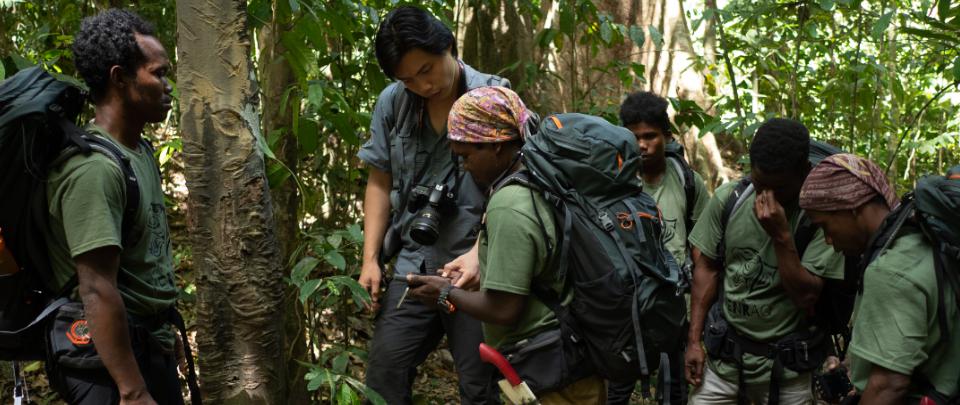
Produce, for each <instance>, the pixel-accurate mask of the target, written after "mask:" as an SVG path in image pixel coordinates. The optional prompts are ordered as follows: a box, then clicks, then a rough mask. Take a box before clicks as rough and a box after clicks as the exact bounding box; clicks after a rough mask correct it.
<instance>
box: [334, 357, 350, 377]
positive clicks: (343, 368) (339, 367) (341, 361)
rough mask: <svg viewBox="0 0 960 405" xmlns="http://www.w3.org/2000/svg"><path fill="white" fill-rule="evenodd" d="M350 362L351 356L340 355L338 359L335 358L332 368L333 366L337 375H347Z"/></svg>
mask: <svg viewBox="0 0 960 405" xmlns="http://www.w3.org/2000/svg"><path fill="white" fill-rule="evenodd" d="M349 361H350V355H349V354H347V353H340V355H338V356H337V357H334V358H333V362H331V363H330V364H331V366H333V372H334V373H337V374H345V373H346V372H347V362H349Z"/></svg>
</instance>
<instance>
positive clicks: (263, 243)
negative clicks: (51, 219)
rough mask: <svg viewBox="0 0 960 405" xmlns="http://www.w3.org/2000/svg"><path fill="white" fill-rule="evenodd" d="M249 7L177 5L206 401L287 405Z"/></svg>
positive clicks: (189, 0) (276, 253)
mask: <svg viewBox="0 0 960 405" xmlns="http://www.w3.org/2000/svg"><path fill="white" fill-rule="evenodd" d="M246 18H247V15H246V2H243V1H237V0H205V1H200V0H180V1H178V2H177V27H178V33H179V38H178V46H177V56H178V62H179V66H178V69H177V79H178V84H179V88H180V106H181V111H182V115H181V119H180V125H181V127H180V129H181V131H182V137H183V157H184V164H185V174H186V180H187V187H188V189H189V197H188V199H187V204H188V211H189V214H188V218H189V226H190V235H191V239H192V247H193V254H194V262H195V263H196V271H197V298H198V303H197V317H198V319H200V320H201V321H200V322H198V329H199V333H198V335H197V343H198V346H199V352H200V358H199V364H200V370H201V376H202V383H203V390H204V395H205V397H206V399H207V401H208V402H210V403H217V404H281V403H285V402H286V401H285V398H284V396H283V391H284V387H285V386H286V381H284V380H283V377H284V374H285V373H284V366H285V364H283V361H282V357H283V356H281V355H279V353H281V350H282V348H283V342H284V336H283V318H282V317H278V316H277V314H278V313H282V312H281V311H283V291H284V284H283V268H282V266H281V263H282V258H281V257H280V246H279V244H278V242H277V239H276V236H275V234H274V220H273V207H272V204H271V199H270V192H269V189H268V185H267V179H266V175H265V172H264V161H263V154H262V152H261V151H260V150H259V149H258V147H257V141H256V137H257V136H260V135H259V132H260V123H259V113H258V111H257V110H258V106H257V90H256V83H255V81H254V79H253V77H254V74H253V71H252V67H251V61H250V38H249V37H248V33H247V26H246V23H247V21H246Z"/></svg>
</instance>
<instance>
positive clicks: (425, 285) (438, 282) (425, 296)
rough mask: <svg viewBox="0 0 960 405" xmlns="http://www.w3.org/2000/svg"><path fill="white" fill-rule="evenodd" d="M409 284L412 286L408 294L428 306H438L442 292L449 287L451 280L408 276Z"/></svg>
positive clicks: (438, 277)
mask: <svg viewBox="0 0 960 405" xmlns="http://www.w3.org/2000/svg"><path fill="white" fill-rule="evenodd" d="M407 284H408V285H409V286H410V291H409V292H408V294H409V295H410V296H412V297H414V298H416V299H418V300H420V302H423V303H424V304H426V305H430V306H436V305H437V299H438V298H440V290H443V288H444V287H446V286H449V285H450V284H451V283H450V279H448V278H446V277H441V276H421V275H417V274H407Z"/></svg>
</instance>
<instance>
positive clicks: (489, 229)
mask: <svg viewBox="0 0 960 405" xmlns="http://www.w3.org/2000/svg"><path fill="white" fill-rule="evenodd" d="M531 196H533V197H532V198H531ZM534 201H535V204H536V211H535V210H534ZM486 212H487V213H486V215H487V216H486V225H485V229H484V231H483V232H481V233H480V275H481V288H483V289H486V290H497V291H503V292H508V293H513V294H520V295H527V296H529V297H528V299H527V305H526V307H525V308H524V309H523V313H522V314H521V316H520V321H519V322H517V324H516V325H513V326H501V325H494V324H489V323H484V324H483V334H484V338H485V339H484V340H485V341H486V343H487V344H489V345H491V346H493V347H496V348H501V347H503V346H504V345H507V344H512V343H516V342H519V341H521V340H523V339H526V338H529V337H531V336H534V335H537V334H539V333H541V332H544V331H546V330H549V329H550V328H556V327H557V326H558V325H559V323H558V321H557V318H556V316H554V314H553V311H551V310H550V308H549V307H547V306H546V305H545V304H543V302H541V301H540V300H539V299H537V298H536V296H535V295H533V294H532V288H531V286H532V285H534V283H536V284H537V285H547V286H549V287H550V288H553V290H554V291H556V292H557V293H558V294H562V295H561V296H563V297H564V302H567V301H568V300H569V299H570V294H569V293H567V294H563V293H562V292H563V291H564V288H563V280H558V279H557V277H556V270H555V268H554V267H553V266H550V261H551V260H550V257H548V255H547V241H545V240H544V235H543V230H542V229H541V228H540V223H539V222H538V220H537V212H539V214H540V219H541V220H542V221H543V226H544V228H543V229H546V233H547V235H548V237H549V238H550V242H549V243H550V244H551V245H550V246H551V247H552V246H555V241H554V240H553V238H554V235H556V231H555V228H554V219H553V214H552V212H553V211H552V210H551V208H550V206H549V205H547V203H546V201H544V200H543V197H541V196H540V195H539V194H537V193H536V192H534V193H533V194H531V191H530V189H528V188H526V187H523V186H519V185H509V186H506V187H504V188H502V189H500V190H499V191H497V192H496V193H494V194H493V196H492V197H490V202H489V204H488V205H487V211H486ZM556 251H557V249H556V248H555V247H554V248H553V249H552V252H554V253H555V252H556Z"/></svg>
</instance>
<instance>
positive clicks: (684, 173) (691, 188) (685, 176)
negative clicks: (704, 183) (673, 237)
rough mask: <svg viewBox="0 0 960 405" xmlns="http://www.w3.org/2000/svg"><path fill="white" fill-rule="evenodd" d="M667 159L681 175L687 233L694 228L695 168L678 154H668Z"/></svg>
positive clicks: (695, 199)
mask: <svg viewBox="0 0 960 405" xmlns="http://www.w3.org/2000/svg"><path fill="white" fill-rule="evenodd" d="M667 161H669V162H670V163H672V164H673V168H674V170H676V171H677V175H678V176H679V177H680V185H681V186H683V196H684V198H685V199H686V207H687V209H686V213H685V215H686V218H685V219H686V221H685V222H684V223H685V225H686V228H687V235H690V231H691V230H693V208H694V205H696V201H697V187H696V178H695V177H694V175H693V169H692V168H690V165H689V164H687V162H685V161H683V160H682V159H681V158H680V157H677V156H668V157H667Z"/></svg>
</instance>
